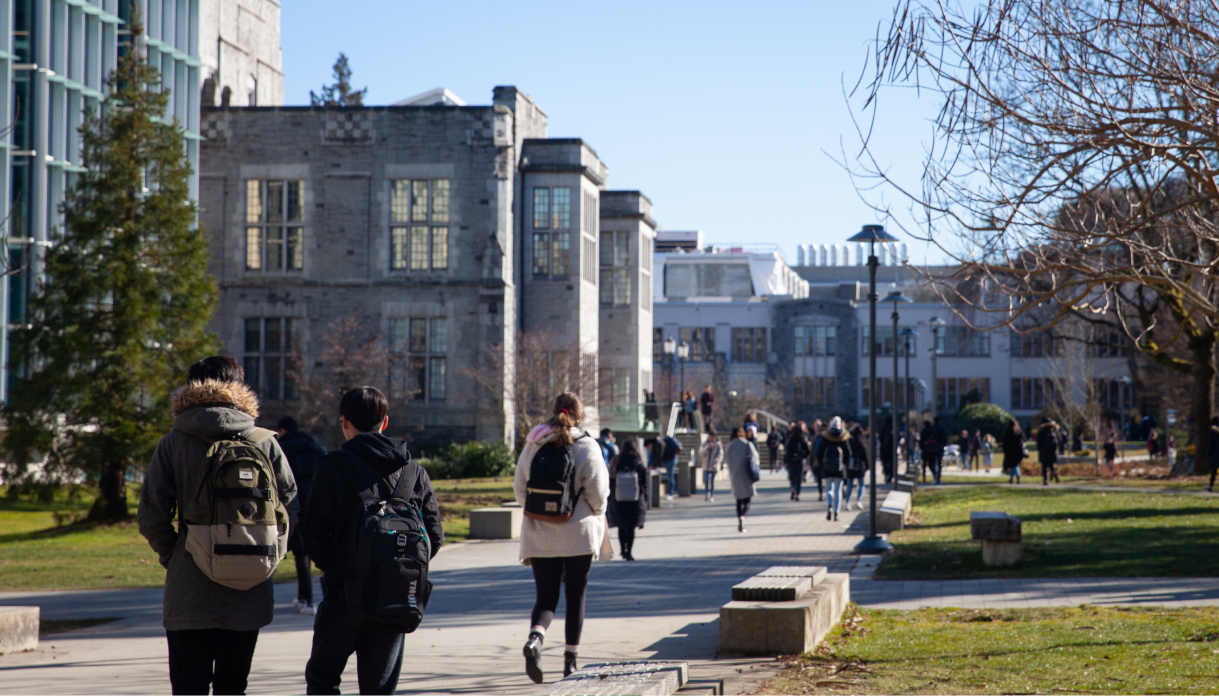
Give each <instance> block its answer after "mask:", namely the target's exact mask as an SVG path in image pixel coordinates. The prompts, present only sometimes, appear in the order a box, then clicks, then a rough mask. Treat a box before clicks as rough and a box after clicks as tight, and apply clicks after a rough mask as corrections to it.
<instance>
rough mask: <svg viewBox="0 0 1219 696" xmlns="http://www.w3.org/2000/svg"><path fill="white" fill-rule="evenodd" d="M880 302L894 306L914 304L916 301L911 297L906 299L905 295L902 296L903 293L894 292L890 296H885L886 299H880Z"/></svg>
mask: <svg viewBox="0 0 1219 696" xmlns="http://www.w3.org/2000/svg"><path fill="white" fill-rule="evenodd" d="M880 301H881V302H892V303H893V304H895V305H896V304H897V303H898V302H913V301H914V300H911V299H910V298H909V297H906V296H905V295H903V294H901V292H899V291H897V290H894V291H893V292H891V293H889V294H888V295H885V296H884V297H882V298H881V299H880Z"/></svg>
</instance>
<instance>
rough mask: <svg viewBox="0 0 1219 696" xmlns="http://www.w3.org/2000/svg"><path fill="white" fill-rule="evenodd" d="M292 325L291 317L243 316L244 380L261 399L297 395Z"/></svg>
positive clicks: (294, 342) (293, 323) (295, 325)
mask: <svg viewBox="0 0 1219 696" xmlns="http://www.w3.org/2000/svg"><path fill="white" fill-rule="evenodd" d="M296 329H297V320H296V319H291V318H284V317H251V318H248V319H246V320H245V341H244V343H245V345H244V348H243V353H244V355H243V358H244V359H243V361H242V363H243V364H242V366H243V367H244V368H245V381H246V384H248V385H250V386H251V387H252V388H253V389H254V390H255V391H257V392H258V395H259V396H261V397H262V398H264V399H295V398H296V397H297V386H296V385H297V375H296V364H295V363H296V360H295V356H296V348H297V346H296V344H297V339H296Z"/></svg>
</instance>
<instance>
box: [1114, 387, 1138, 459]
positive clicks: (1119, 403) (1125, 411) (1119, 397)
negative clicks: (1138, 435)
mask: <svg viewBox="0 0 1219 696" xmlns="http://www.w3.org/2000/svg"><path fill="white" fill-rule="evenodd" d="M1114 381H1116V382H1117V383H1118V384H1120V385H1122V389H1121V391H1119V392H1118V394H1117V407H1118V408H1120V409H1121V410H1122V421H1121V422H1122V443H1123V446H1122V451H1123V453H1124V452H1125V450H1126V447H1125V445H1124V443H1125V442H1126V437H1127V435H1126V433H1128V432H1129V431H1128V430H1127V429H1126V417H1127V416H1128V415H1130V407H1131V406H1133V405H1134V403H1133V402H1134V394H1133V392H1131V393H1130V399H1123V398H1122V394H1121V392H1122V391H1124V392H1130V378H1129V377H1127V376H1126V375H1122V376H1121V377H1118V378H1117V379H1116V380H1114ZM1127 400H1128V401H1130V402H1131V403H1129V404H1127V405H1126V407H1125V408H1123V407H1122V402H1124V401H1127ZM1123 459H1125V457H1123Z"/></svg>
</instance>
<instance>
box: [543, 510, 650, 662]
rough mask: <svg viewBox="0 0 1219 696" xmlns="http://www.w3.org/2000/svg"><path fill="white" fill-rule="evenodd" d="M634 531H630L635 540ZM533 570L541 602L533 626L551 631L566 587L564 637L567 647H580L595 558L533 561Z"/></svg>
mask: <svg viewBox="0 0 1219 696" xmlns="http://www.w3.org/2000/svg"><path fill="white" fill-rule="evenodd" d="M634 531H635V530H633V529H632V530H631V533H632V536H634ZM530 564H531V565H532V566H533V583H534V585H536V586H537V590H538V599H537V603H535V604H534V605H533V616H532V618H531V619H530V620H531V621H532V622H533V623H531V624H530V625H531V626H542V627H543V628H549V627H550V622H551V621H553V620H554V610H555V609H557V608H558V606H559V589H560V588H561V587H562V586H563V585H566V586H567V614H566V616H565V621H566V632H565V634H566V635H565V637H566V639H567V644H568V645H579V644H580V632H581V631H582V630H584V594H585V590H586V589H588V571H589V570H590V569H592V567H593V557H592V554H588V555H585V556H563V557H560V558H537V557H536V556H535V557H534V558H532V559H530Z"/></svg>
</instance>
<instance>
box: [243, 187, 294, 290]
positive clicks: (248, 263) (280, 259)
mask: <svg viewBox="0 0 1219 696" xmlns="http://www.w3.org/2000/svg"><path fill="white" fill-rule="evenodd" d="M302 183H303V182H300V181H279V180H271V181H263V180H259V179H249V180H247V181H246V200H245V221H246V249H245V267H246V270H249V271H299V270H301V269H303V268H304V267H305V228H304V227H303V224H304V215H303V205H302V202H301V188H302Z"/></svg>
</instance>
